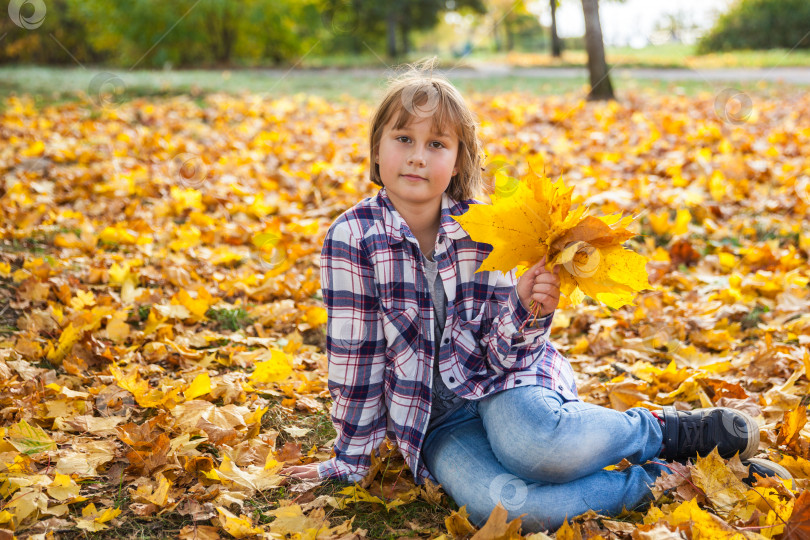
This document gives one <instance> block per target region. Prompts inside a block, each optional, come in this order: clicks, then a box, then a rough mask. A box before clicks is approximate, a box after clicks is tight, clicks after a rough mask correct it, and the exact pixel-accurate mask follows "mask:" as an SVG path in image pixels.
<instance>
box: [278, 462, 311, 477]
mask: <svg viewBox="0 0 810 540" xmlns="http://www.w3.org/2000/svg"><path fill="white" fill-rule="evenodd" d="M279 474H284V475H288V476H292V477H293V478H298V479H299V480H305V479H315V480H317V479H318V464H317V463H307V464H306V465H294V466H292V467H286V468H284V469H281V470H280V471H279Z"/></svg>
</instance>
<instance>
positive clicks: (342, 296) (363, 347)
mask: <svg viewBox="0 0 810 540" xmlns="http://www.w3.org/2000/svg"><path fill="white" fill-rule="evenodd" d="M321 287H322V292H323V299H324V304H325V305H326V311H327V325H326V354H327V358H328V360H329V377H328V387H329V393H330V394H331V396H332V400H333V404H332V409H331V411H330V412H331V416H332V423H333V424H334V426H335V430H336V431H337V438H336V439H335V446H334V451H335V457H333V458H331V459H329V460H327V461H325V462H322V463H320V464H319V465H318V475H319V476H320V478H321V479H325V478H334V479H339V480H343V481H348V482H355V481H359V480H362V478H363V477H364V476H365V474H366V473H367V472H368V469H369V467H370V466H371V457H370V454H371V452H372V450H373V449H375V448H376V447H377V446H379V444H380V443H381V442H382V440H383V438H384V437H385V431H386V422H387V414H386V408H385V402H384V400H383V371H384V368H385V336H384V334H383V330H382V322H381V320H380V315H379V298H378V295H377V286H376V282H375V278H374V268H373V266H372V264H371V261H370V258H369V257H368V254H367V252H366V250H365V249H364V248H363V246H362V245H361V243H360V241H359V240H358V239H357V238H355V236H353V235H352V234H351V230H350V228H349V226H348V224H347V223H346V222H342V223H341V222H340V221H338V222H336V223H335V224H334V225H333V226H332V227H331V228H330V229H329V231H328V232H327V234H326V239H325V240H324V245H323V249H322V250H321Z"/></svg>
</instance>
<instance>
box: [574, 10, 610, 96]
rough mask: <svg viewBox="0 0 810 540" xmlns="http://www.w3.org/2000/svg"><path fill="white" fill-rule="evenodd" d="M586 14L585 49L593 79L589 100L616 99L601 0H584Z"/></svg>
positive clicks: (589, 71)
mask: <svg viewBox="0 0 810 540" xmlns="http://www.w3.org/2000/svg"><path fill="white" fill-rule="evenodd" d="M582 12H583V14H584V15H585V49H586V50H587V51H588V74H589V75H590V79H591V91H590V93H588V99H589V100H604V99H616V96H615V95H613V85H612V84H610V75H609V74H608V68H607V62H606V61H605V42H604V40H603V39H602V25H601V24H600V22H599V0H582Z"/></svg>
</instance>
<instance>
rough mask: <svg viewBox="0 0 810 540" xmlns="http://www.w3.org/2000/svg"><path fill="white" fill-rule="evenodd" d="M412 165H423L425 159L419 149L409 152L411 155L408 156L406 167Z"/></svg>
mask: <svg viewBox="0 0 810 540" xmlns="http://www.w3.org/2000/svg"><path fill="white" fill-rule="evenodd" d="M414 164H416V165H420V166H423V167H424V165H425V157H424V155H423V154H422V150H421V149H414V150H413V151H412V152H411V155H410V156H408V165H414Z"/></svg>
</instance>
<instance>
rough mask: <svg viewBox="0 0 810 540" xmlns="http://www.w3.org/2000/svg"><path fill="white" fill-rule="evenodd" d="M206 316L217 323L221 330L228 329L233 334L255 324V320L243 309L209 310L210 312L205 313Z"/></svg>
mask: <svg viewBox="0 0 810 540" xmlns="http://www.w3.org/2000/svg"><path fill="white" fill-rule="evenodd" d="M205 316H206V317H208V318H210V319H213V320H214V321H216V322H217V323H218V324H219V327H220V328H226V329H228V330H230V331H231V332H236V331H237V330H239V329H241V328H244V327H245V326H248V325H249V324H251V323H252V322H253V319H252V318H251V317H250V315H248V312H247V311H245V310H244V309H243V308H236V309H227V308H223V309H214V308H209V309H208V311H206V312H205Z"/></svg>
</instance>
